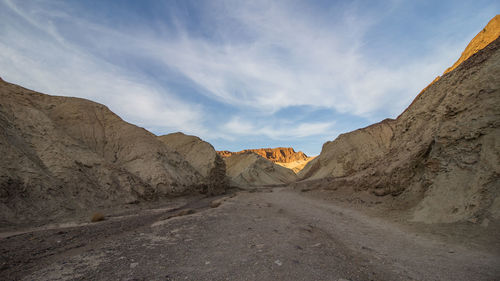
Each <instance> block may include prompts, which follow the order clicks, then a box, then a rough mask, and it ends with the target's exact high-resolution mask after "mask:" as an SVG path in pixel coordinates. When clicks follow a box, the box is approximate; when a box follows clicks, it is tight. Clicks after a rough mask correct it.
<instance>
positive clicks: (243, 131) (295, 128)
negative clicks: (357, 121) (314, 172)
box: [222, 117, 335, 139]
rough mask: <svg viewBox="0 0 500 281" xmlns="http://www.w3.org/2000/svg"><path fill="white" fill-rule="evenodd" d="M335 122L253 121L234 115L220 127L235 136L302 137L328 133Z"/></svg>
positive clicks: (332, 128)
mask: <svg viewBox="0 0 500 281" xmlns="http://www.w3.org/2000/svg"><path fill="white" fill-rule="evenodd" d="M334 126H335V122H334V121H332V122H301V123H292V122H290V121H287V120H265V121H258V122H256V121H253V122H249V121H248V120H243V119H242V118H240V117H234V118H232V119H231V120H229V121H228V122H226V123H225V124H224V125H223V126H222V128H223V130H224V131H226V132H228V133H229V134H231V135H236V136H265V137H268V138H271V139H287V138H302V137H309V136H317V135H324V134H325V132H328V133H329V134H330V135H331V133H332V131H333V130H334Z"/></svg>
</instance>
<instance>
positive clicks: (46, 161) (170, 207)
mask: <svg viewBox="0 0 500 281" xmlns="http://www.w3.org/2000/svg"><path fill="white" fill-rule="evenodd" d="M499 22H500V15H497V16H496V17H494V18H493V19H492V20H491V21H490V23H488V25H487V26H486V27H485V28H484V29H483V30H481V31H480V33H478V35H477V36H476V37H474V39H473V40H472V41H471V42H470V44H469V46H467V48H466V49H465V51H464V52H463V54H462V56H461V57H460V58H459V60H458V61H457V63H456V64H454V65H453V66H452V67H450V68H449V69H447V70H446V71H445V73H444V74H443V75H442V76H440V77H438V78H436V79H435V80H434V81H432V83H431V84H429V86H427V87H426V88H425V89H424V90H422V92H420V93H419V94H418V95H417V96H416V98H415V100H414V101H413V103H412V104H411V105H410V106H409V107H408V108H407V109H406V110H405V111H404V112H402V113H401V114H400V115H399V116H398V117H397V118H395V119H385V120H383V121H381V122H378V123H375V124H373V125H370V126H368V127H365V128H361V129H358V130H355V131H353V132H348V133H344V134H341V135H339V136H338V137H337V138H336V139H334V140H331V141H328V142H326V143H325V144H324V145H323V148H322V151H321V153H320V154H319V155H318V156H316V157H309V156H307V155H305V154H304V153H302V152H300V151H299V152H296V151H295V150H294V149H293V148H286V147H278V148H262V149H246V150H243V151H239V152H230V151H216V150H215V148H214V147H213V146H212V145H211V144H210V143H208V142H206V141H204V140H202V139H200V138H198V137H196V136H191V135H186V134H183V133H180V132H177V133H172V134H167V135H162V136H156V135H154V134H153V133H151V132H149V131H147V130H145V129H143V128H140V127H138V126H135V125H133V124H130V123H127V122H125V121H124V120H122V119H121V118H120V117H119V116H118V115H116V114H114V113H113V112H112V111H111V110H109V109H108V108H107V107H106V106H104V105H101V104H98V103H95V102H92V101H89V100H84V99H79V98H70V97H59V96H50V95H46V94H42V93H38V92H35V91H32V90H29V89H26V88H23V87H21V86H18V85H14V84H11V83H8V82H6V81H3V80H0V98H1V99H0V101H1V102H0V128H1V131H0V154H2V157H1V159H0V211H1V213H0V280H336V281H345V280H500V237H499V235H498V234H499V233H500V111H499V108H500V38H498V36H499V34H500V33H499V30H500V29H499V26H500V25H499Z"/></svg>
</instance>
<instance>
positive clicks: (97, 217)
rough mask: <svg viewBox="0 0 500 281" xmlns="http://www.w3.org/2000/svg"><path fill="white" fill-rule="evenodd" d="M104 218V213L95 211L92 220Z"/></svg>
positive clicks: (96, 220)
mask: <svg viewBox="0 0 500 281" xmlns="http://www.w3.org/2000/svg"><path fill="white" fill-rule="evenodd" d="M103 220H104V215H103V214H101V213H94V214H93V215H92V219H90V221H91V222H98V221H103Z"/></svg>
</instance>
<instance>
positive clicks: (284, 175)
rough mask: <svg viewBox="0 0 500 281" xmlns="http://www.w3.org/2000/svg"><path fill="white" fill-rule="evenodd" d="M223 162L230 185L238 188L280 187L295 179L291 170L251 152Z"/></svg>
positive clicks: (233, 156)
mask: <svg viewBox="0 0 500 281" xmlns="http://www.w3.org/2000/svg"><path fill="white" fill-rule="evenodd" d="M224 161H225V162H226V170H227V175H228V177H229V179H230V182H231V185H232V186H236V187H240V188H248V187H262V186H269V185H280V184H286V183H291V182H294V181H295V180H296V179H297V177H296V175H295V173H294V172H293V171H292V170H290V169H287V168H284V167H281V166H279V165H277V164H275V163H273V162H271V161H269V160H267V159H266V158H264V157H262V156H260V155H258V154H255V153H253V152H245V153H238V154H234V155H232V156H230V157H226V158H224Z"/></svg>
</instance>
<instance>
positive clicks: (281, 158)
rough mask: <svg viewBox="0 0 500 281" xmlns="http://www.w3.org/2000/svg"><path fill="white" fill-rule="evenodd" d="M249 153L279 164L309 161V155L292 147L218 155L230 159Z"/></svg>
mask: <svg viewBox="0 0 500 281" xmlns="http://www.w3.org/2000/svg"><path fill="white" fill-rule="evenodd" d="M247 152H253V153H256V154H258V155H260V156H262V157H264V158H266V159H268V160H270V161H272V162H279V163H290V162H295V161H298V160H307V159H308V157H307V155H305V154H304V153H303V152H302V151H299V152H295V150H294V149H293V148H291V147H277V148H258V149H245V150H242V151H238V152H231V151H217V153H219V155H221V156H222V157H230V156H232V155H235V154H245V153H247Z"/></svg>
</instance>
